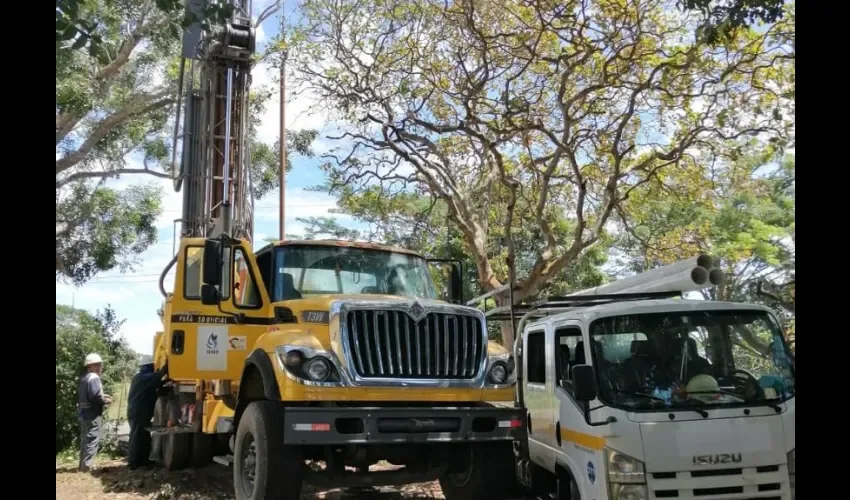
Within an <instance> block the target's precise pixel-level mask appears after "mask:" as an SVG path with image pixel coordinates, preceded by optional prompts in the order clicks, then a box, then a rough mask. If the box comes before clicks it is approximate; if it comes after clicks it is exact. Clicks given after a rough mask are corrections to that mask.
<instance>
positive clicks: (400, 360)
mask: <svg viewBox="0 0 850 500" xmlns="http://www.w3.org/2000/svg"><path fill="white" fill-rule="evenodd" d="M345 326H346V328H345V337H346V338H345V341H346V342H348V343H349V349H350V352H351V357H352V360H351V361H352V362H351V366H352V368H353V369H354V370H355V371H356V372H357V375H358V376H360V377H364V378H399V379H401V378H405V379H423V380H429V379H447V380H448V379H452V380H457V379H474V378H475V377H477V376H478V372H479V370H480V368H481V362H482V359H483V356H484V354H485V353H484V350H483V348H484V346H483V342H482V339H483V331H482V326H481V321H480V319H479V318H477V317H475V316H467V315H463V314H448V313H442V312H431V313H428V314H427V315H426V316H425V317H424V318H422V319H421V320H420V321H418V322H416V321H414V320H413V318H411V317H410V316H409V315H408V314H407V313H406V312H404V311H395V310H352V311H349V312H348V314H347V315H346V318H345Z"/></svg>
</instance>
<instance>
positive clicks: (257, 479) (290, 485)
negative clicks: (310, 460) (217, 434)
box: [233, 401, 304, 500]
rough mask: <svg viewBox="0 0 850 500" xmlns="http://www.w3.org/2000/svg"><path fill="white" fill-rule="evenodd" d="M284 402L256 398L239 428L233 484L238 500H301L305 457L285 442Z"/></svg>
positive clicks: (234, 457)
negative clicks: (285, 444)
mask: <svg viewBox="0 0 850 500" xmlns="http://www.w3.org/2000/svg"><path fill="white" fill-rule="evenodd" d="M282 431H283V412H282V411H281V406H280V403H275V402H273V401H254V402H252V403H250V404H249V405H248V407H247V408H246V409H245V413H244V414H243V415H242V418H241V420H240V421H239V427H238V428H237V429H236V443H235V446H234V448H235V450H234V453H233V486H234V489H235V490H236V491H235V493H236V500H297V499H298V498H299V497H300V495H301V483H302V479H303V473H304V460H303V459H302V455H301V450H300V449H298V448H297V447H292V446H284V444H283V432H282Z"/></svg>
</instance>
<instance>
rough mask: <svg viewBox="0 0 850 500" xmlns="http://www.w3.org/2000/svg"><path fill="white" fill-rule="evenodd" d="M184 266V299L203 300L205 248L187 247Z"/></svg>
mask: <svg viewBox="0 0 850 500" xmlns="http://www.w3.org/2000/svg"><path fill="white" fill-rule="evenodd" d="M184 258H185V259H186V260H185V261H184V265H183V297H184V298H187V299H191V300H200V298H201V284H202V283H201V269H203V267H202V265H203V261H204V248H203V247H186V253H185V255H184Z"/></svg>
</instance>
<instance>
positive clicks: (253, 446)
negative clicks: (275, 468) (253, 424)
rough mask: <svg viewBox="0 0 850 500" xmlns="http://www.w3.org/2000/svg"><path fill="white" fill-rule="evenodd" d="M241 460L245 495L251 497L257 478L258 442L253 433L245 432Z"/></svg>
mask: <svg viewBox="0 0 850 500" xmlns="http://www.w3.org/2000/svg"><path fill="white" fill-rule="evenodd" d="M239 461H240V462H241V463H242V490H243V491H244V492H245V496H248V497H250V496H251V495H252V494H253V493H254V481H256V479H257V443H256V442H255V441H254V436H252V435H251V433H246V434H245V438H244V439H243V441H242V453H241V456H240V457H239Z"/></svg>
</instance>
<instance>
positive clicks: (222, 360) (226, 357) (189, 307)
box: [154, 238, 514, 433]
mask: <svg viewBox="0 0 850 500" xmlns="http://www.w3.org/2000/svg"><path fill="white" fill-rule="evenodd" d="M203 245H204V239H203V238H185V239H183V240H182V241H181V244H180V250H179V254H178V260H177V263H176V272H175V279H174V283H175V289H174V293H173V294H171V295H169V297H168V298H167V299H166V301H165V304H164V305H163V322H164V329H163V330H164V332H165V333H163V332H159V333H157V335H156V337H155V339H154V362H155V365H156V367H157V368H159V367H161V366H162V365H163V364H164V363H165V362H166V360H167V362H168V371H169V377H170V378H171V379H172V380H175V381H178V382H180V383H184V384H185V383H190V384H195V385H197V384H198V383H200V381H202V380H203V381H207V382H210V381H212V380H229V381H231V389H232V392H233V393H234V394H236V392H237V391H238V383H239V380H240V378H241V376H242V371H243V368H244V366H245V359H246V357H247V356H248V355H250V354H251V353H252V352H254V351H255V350H257V349H260V350H262V351H264V352H265V353H266V355H267V356H269V358H270V361H271V364H272V367H273V368H274V372H275V377H276V379H277V383H278V387H279V388H280V393H281V394H280V396H281V399H283V400H285V401H412V402H413V401H415V402H427V401H433V402H435V403H436V402H442V403H444V402H470V401H494V402H495V401H499V402H504V401H513V398H514V388H513V387H509V388H504V389H480V388H478V389H468V388H416V389H415V390H411V389H410V388H404V387H387V388H376V387H340V388H328V387H313V386H306V385H303V384H300V383H298V382H296V381H295V380H293V379H291V378H289V376H288V375H287V374H286V373H285V372H284V370H283V367H282V365H281V363H280V362H279V360H278V359H277V354H276V353H275V348H277V347H278V346H282V345H299V346H304V347H311V348H313V349H322V350H328V351H333V352H341V346H340V345H334V344H339V342H340V340H339V339H334V338H331V335H330V325H328V324H326V323H309V322H305V321H304V319H303V317H302V314H301V313H303V312H305V311H328V310H329V308H330V305H331V303H332V302H333V301H335V300H341V299H371V300H375V299H378V300H380V299H387V300H393V299H397V298H398V297H393V296H380V295H345V296H341V295H325V296H315V297H309V298H304V299H299V300H291V301H284V302H277V303H274V304H272V303H271V302H270V299H269V296H268V293H267V291H266V288H265V286H264V285H262V282H261V278H260V276H259V275H258V274H257V273H256V270H257V263H256V260H255V258H254V255H253V253H252V252H251V251H250V247H249V246H248V244H247V242H243V245H242V246H241V247H239V248H241V249H242V250H243V254H244V256H245V258H246V261H247V263H248V265H249V266H250V268H251V269H252V277H253V279H254V280H255V281H256V282H257V283H258V284H259V286H258V290H259V299H260V301H261V306H260V307H258V308H254V309H239V308H237V307H236V305H235V303H234V298H233V297H234V296H235V293H230V294H229V296H230V297H229V298H228V299H226V300H223V301H222V302H221V305H220V307H221V310H219V307H218V306H214V305H213V306H205V305H203V304H202V303H201V301H200V297H199V295H200V293H199V290H184V279H185V277H186V273H187V265H191V266H194V267H193V268H192V270H191V271H188V272H191V273H200V269H202V266H201V264H202V263H201V259H200V252H202V250H203ZM193 276H199V274H194V275H193ZM228 286H230V285H228ZM188 292H191V293H193V294H194V295H195V296H193V297H188V298H187V297H186V296H185V294H186V293H188ZM275 306H284V307H287V308H289V309H290V310H291V311H292V313H293V314H294V315H295V317H297V318H298V323H297V324H282V325H274V324H272V323H273V319H272V318H274V308H275ZM227 313H242V314H243V315H244V321H242V322H240V323H237V322H235V321H233V320H232V319H229V315H228V314H227ZM179 332H182V338H183V343H182V345H178V346H176V347H177V349H176V350H175V349H174V347H175V346H173V345H172V342H174V341H175V340H174V339H175V338H180V335H179ZM175 334H178V335H175ZM211 336H212V337H215V341H214V342H213V341H211V340H210V337H211ZM204 339H207V340H208V341H209V342H210V343H209V344H207V343H205V342H204ZM234 339H236V341H235V342H234ZM213 344H215V345H213ZM488 345H489V349H488V351H489V354H491V355H494V354H501V353H504V352H507V351H506V350H505V348H504V347H502V346H501V345H498V344H496V343H492V342H491V343H489V344H488ZM221 350H225V351H226V353H225V352H222V351H221ZM210 352H212V353H214V355H215V356H216V363H218V364H217V365H216V366H215V367H213V369H210V366H208V365H205V364H203V363H202V362H201V360H202V359H203V355H205V354H206V353H210ZM204 386H205V387H210V386H211V384H209V383H205V384H204ZM232 415H233V411H232V410H231V409H229V408H227V407H226V406H225V405H224V404H223V403H222V402H220V401H218V400H215V399H213V398H212V396H210V395H209V394H207V395H206V396H205V399H204V411H203V416H204V417H203V423H202V425H203V429H204V432H207V433H214V432H215V426H216V421H217V420H218V418H219V417H230V416H232Z"/></svg>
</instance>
